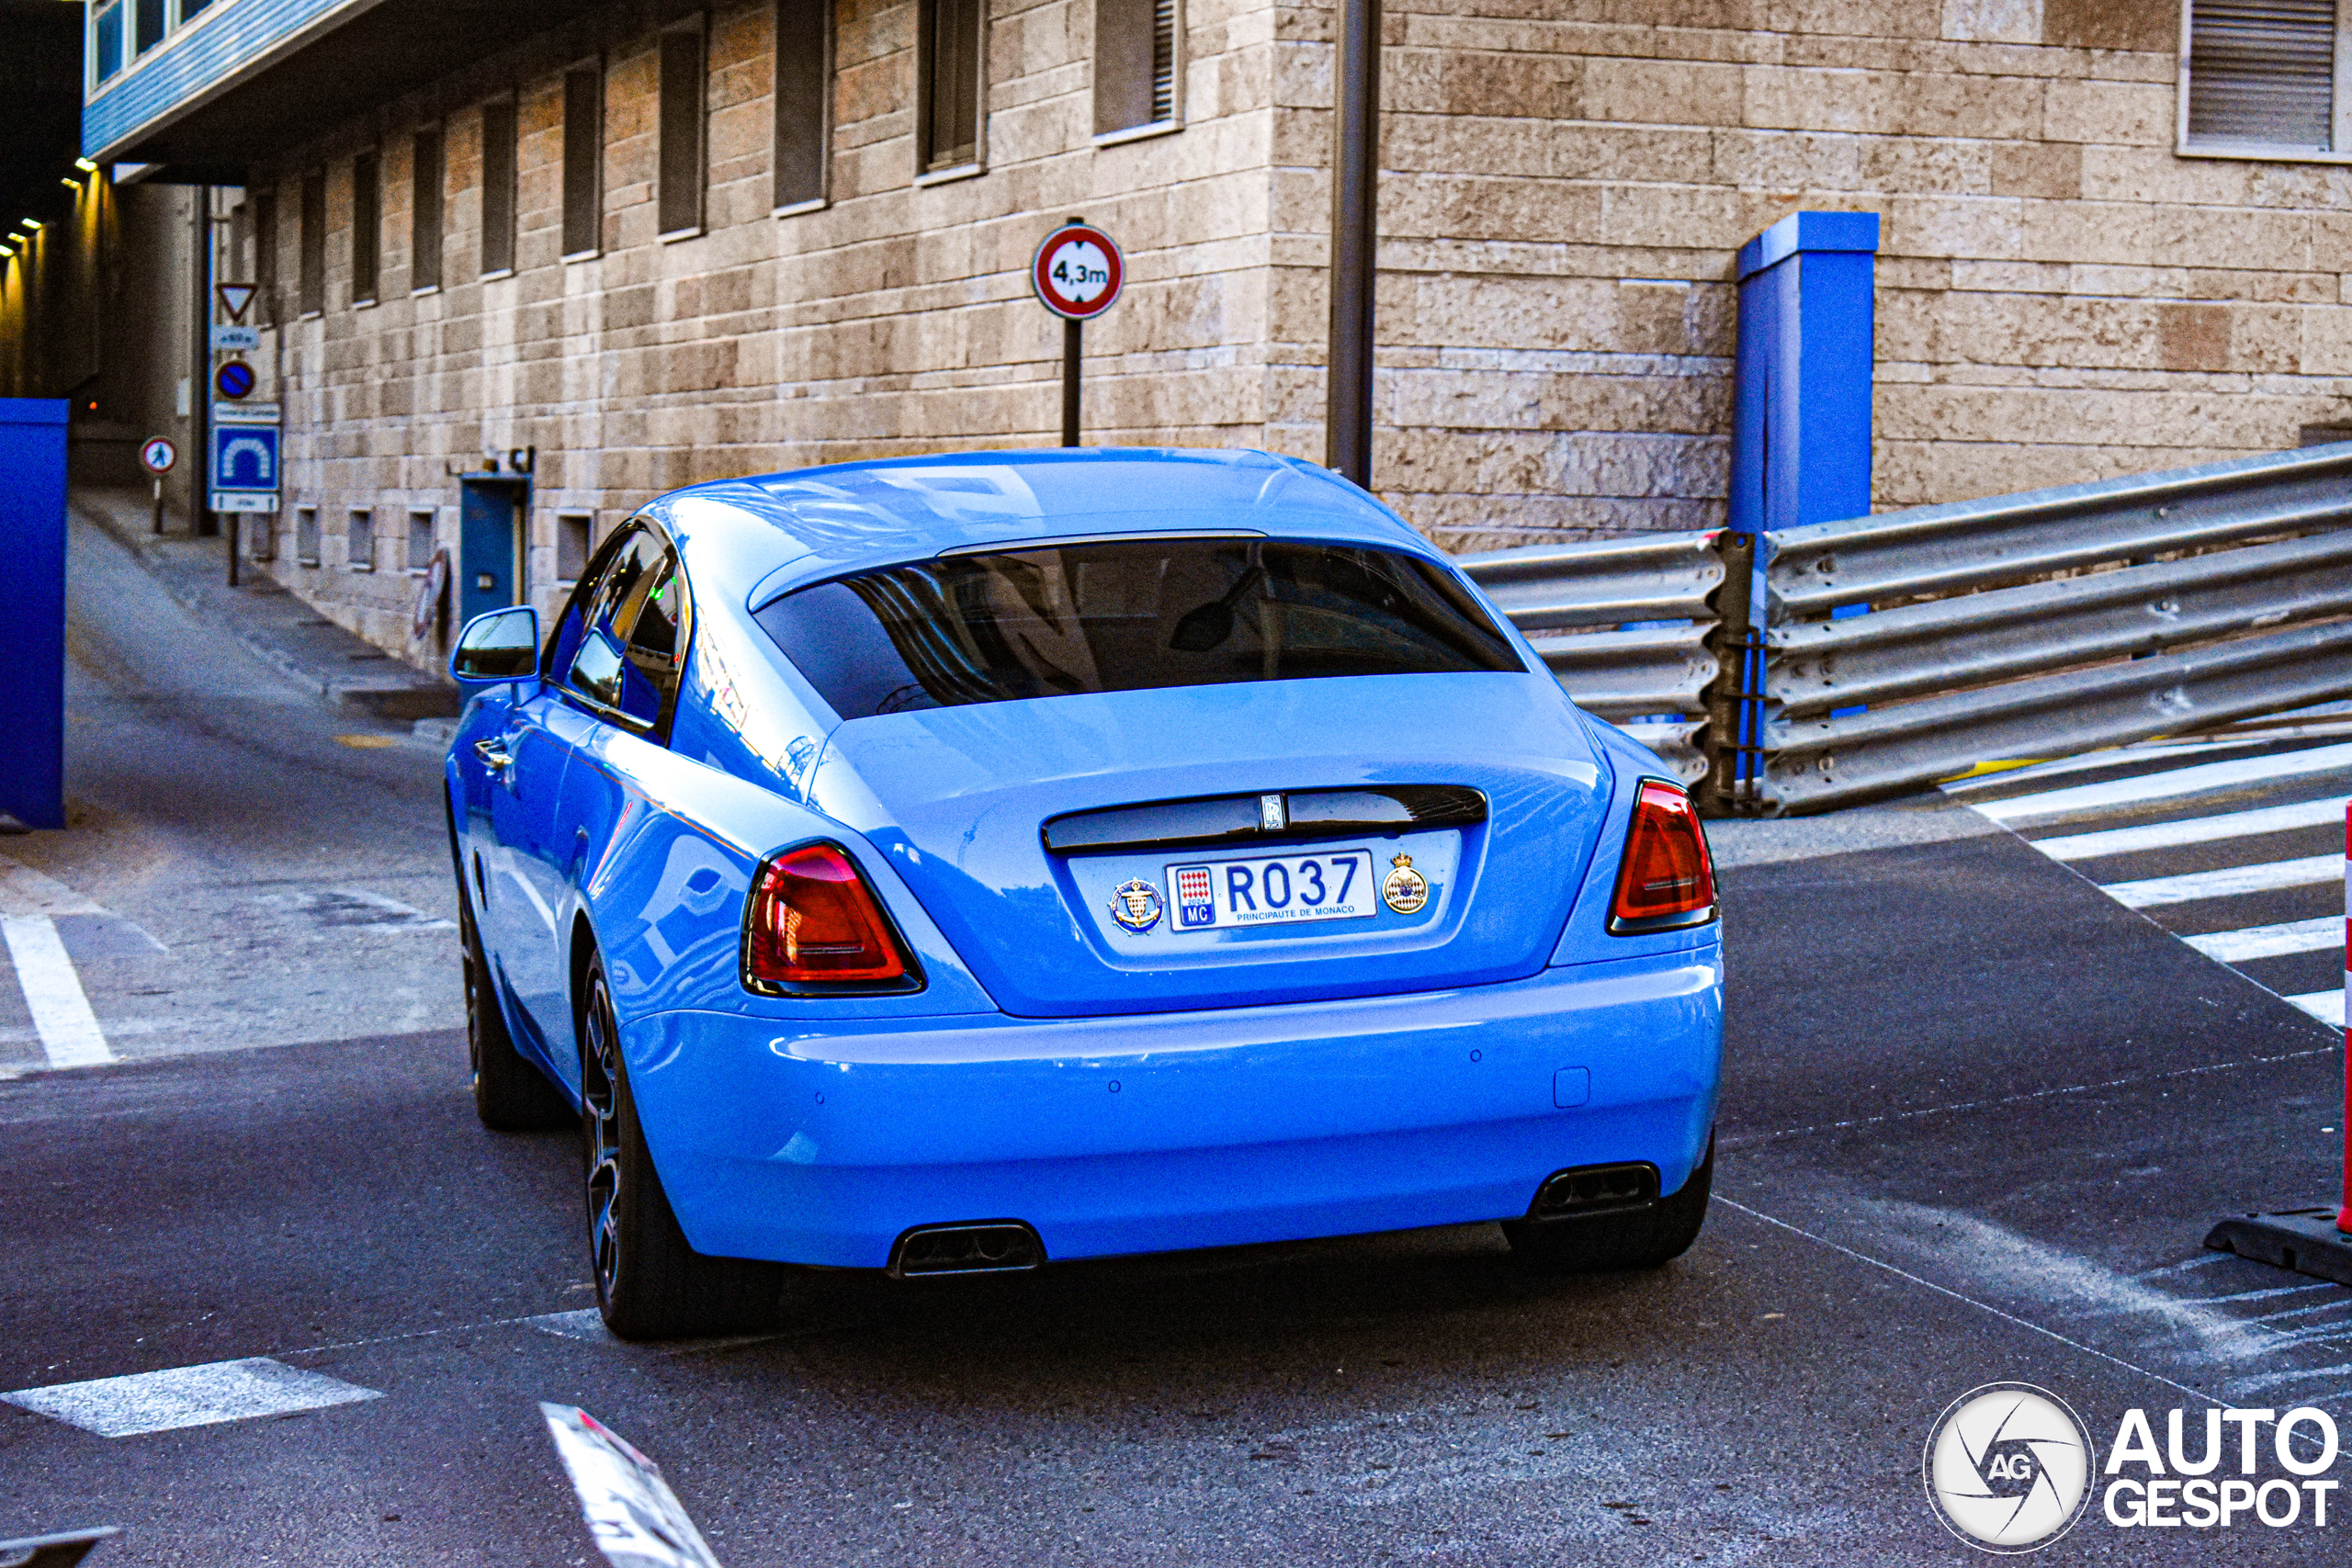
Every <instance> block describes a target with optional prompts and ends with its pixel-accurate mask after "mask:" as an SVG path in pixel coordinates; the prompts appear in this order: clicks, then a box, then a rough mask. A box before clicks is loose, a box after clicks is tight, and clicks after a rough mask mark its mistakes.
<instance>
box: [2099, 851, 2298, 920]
mask: <svg viewBox="0 0 2352 1568" xmlns="http://www.w3.org/2000/svg"><path fill="white" fill-rule="evenodd" d="M2343 880H2344V857H2343V856H2342V855H2305V856H2303V857H2301V859H2298V860H2279V861H2269V862H2266V863H2263V864H2260V865H2233V866H2224V867H2223V868H2222V869H2221V870H2219V871H2193V872H2189V873H2188V874H2185V875H2181V876H2151V877H2146V878H2143V880H2141V881H2138V882H2109V883H2103V884H2101V885H2100V886H2101V890H2102V891H2104V892H2105V893H2106V894H2107V896H2108V897H2110V898H2112V899H2114V900H2115V901H2116V902H2117V903H2119V904H2120V905H2122V906H2123V907H2124V908H2127V909H2147V908H2154V907H2155V906H2156V905H2158V904H2190V903H2194V902H2196V901H2197V900H2198V899H2199V898H2227V897H2231V896H2232V895H2233V894H2238V893H2270V892H2275V891H2277V890H2278V889H2279V888H2281V887H2310V886H2314V885H2316V884H2319V883H2324V882H2341V881H2343Z"/></svg>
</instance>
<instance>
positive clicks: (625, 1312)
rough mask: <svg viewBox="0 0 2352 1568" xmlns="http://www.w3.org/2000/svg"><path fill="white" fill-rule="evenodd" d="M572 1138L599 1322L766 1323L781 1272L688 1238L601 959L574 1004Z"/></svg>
mask: <svg viewBox="0 0 2352 1568" xmlns="http://www.w3.org/2000/svg"><path fill="white" fill-rule="evenodd" d="M580 1145H581V1162H582V1171H583V1181H582V1190H583V1192H584V1195H585V1197H586V1199H587V1209H588V1214H587V1218H588V1256H589V1261H590V1264H591V1266H592V1267H593V1268H594V1270H595V1281H596V1306H597V1309H598V1310H599V1311H600V1312H601V1313H602V1314H604V1319H605V1326H606V1327H607V1328H609V1329H611V1330H612V1331H613V1332H614V1333H615V1334H616V1335H619V1336H620V1337H622V1338H624V1339H670V1338H677V1337H682V1336H686V1335H696V1334H722V1333H730V1332H740V1331H742V1330H745V1329H753V1328H760V1327H765V1326H769V1325H772V1324H773V1322H774V1320H775V1317H776V1314H777V1304H778V1300H779V1297H780V1295H781V1293H782V1291H783V1288H784V1284H785V1277H786V1269H785V1268H784V1266H782V1265H780V1264H775V1263H756V1262H751V1261H748V1260H745V1259H741V1258H711V1257H707V1256H705V1255H704V1254H702V1253H699V1252H696V1251H695V1249H694V1248H693V1247H690V1246H689V1245H687V1242H686V1237H685V1233H684V1231H683V1230H681V1229H680V1228H679V1226H678V1218H677V1215H676V1213H674V1212H673V1211H672V1209H671V1207H670V1199H669V1195H668V1194H667V1193H665V1192H663V1191H662V1179H661V1177H660V1175H659V1174H658V1173H656V1172H655V1170H654V1168H653V1156H652V1155H651V1154H650V1152H649V1151H648V1150H647V1148H646V1146H645V1132H644V1129H643V1127H642V1126H640V1125H639V1122H638V1119H637V1104H636V1100H635V1099H634V1097H632V1096H631V1095H630V1093H629V1087H628V1066H627V1065H626V1064H625V1063H624V1062H623V1060H622V1057H621V1050H620V1029H619V1025H618V1022H617V1021H616V1019H615V1017H614V1013H613V998H612V991H611V989H610V988H609V987H607V985H606V984H605V966H604V964H603V963H602V961H601V960H598V959H594V958H592V959H591V960H590V961H589V966H588V983H587V994H586V995H585V996H584V997H583V998H582V1006H581V1011H580Z"/></svg>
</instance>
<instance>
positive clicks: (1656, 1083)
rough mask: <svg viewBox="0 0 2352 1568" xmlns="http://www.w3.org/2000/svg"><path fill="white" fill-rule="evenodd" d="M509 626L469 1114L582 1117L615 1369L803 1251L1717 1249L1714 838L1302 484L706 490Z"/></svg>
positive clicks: (839, 483)
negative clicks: (1484, 1234)
mask: <svg viewBox="0 0 2352 1568" xmlns="http://www.w3.org/2000/svg"><path fill="white" fill-rule="evenodd" d="M501 614H503V615H505V616H507V617H508V619H506V620H504V621H502V622H497V623H495V624H492V618H491V617H484V618H483V619H482V620H481V621H478V622H476V623H474V624H473V625H471V626H469V628H468V630H467V633H466V635H465V636H464V637H461V638H460V642H459V649H458V654H457V655H456V658H455V660H454V662H453V669H454V671H455V672H456V673H457V674H458V676H459V678H460V679H461V680H462V681H465V682H467V683H468V684H469V686H470V687H471V688H472V689H473V690H474V692H475V695H474V696H473V698H472V700H471V701H470V702H469V705H468V707H467V710H466V713H465V716H464V718H463V720H462V721H461V724H460V728H459V731H458V736H457V738H456V740H455V742H454V743H453V745H452V747H451V750H450V753H449V763H448V785H449V800H450V811H451V823H452V844H453V849H454V852H455V854H456V857H457V867H458V883H459V887H460V891H461V895H462V897H463V899H464V907H463V922H462V924H463V932H462V934H463V938H464V943H465V952H466V956H467V974H468V996H469V1020H470V1022H471V1047H472V1051H473V1055H474V1064H475V1087H476V1095H477V1102H478V1105H479V1106H480V1108H481V1111H482V1114H483V1117H484V1119H485V1120H486V1121H488V1122H491V1123H492V1125H495V1126H525V1125H533V1124H545V1123H548V1122H557V1121H569V1120H572V1119H574V1118H576V1119H577V1120H578V1121H579V1122H580V1124H581V1126H582V1136H583V1139H584V1142H585V1145H586V1156H587V1157H586V1160H585V1169H586V1171H587V1177H586V1189H587V1202H588V1207H589V1232H590V1240H591V1246H592V1250H593V1253H594V1258H595V1263H596V1280H597V1287H598V1294H599V1300H600V1303H602V1305H603V1307H604V1310H605V1314H606V1317H607V1320H608V1321H609V1322H610V1323H611V1324H612V1325H613V1326H614V1327H615V1329H616V1331H618V1332H621V1333H625V1334H639V1335H652V1334H667V1333H679V1332H687V1331H692V1330H695V1329H697V1328H707V1327H712V1326H718V1325H724V1324H725V1323H727V1322H729V1321H732V1320H736V1319H740V1318H741V1317H742V1316H744V1314H751V1313H754V1312H756V1311H762V1310H771V1309H770V1308H767V1307H762V1306H760V1305H759V1304H758V1303H773V1301H774V1299H775V1292H776V1289H777V1286H778V1283H779V1280H780V1277H781V1270H782V1269H784V1268H785V1267H786V1266H789V1265H825V1266H832V1267H847V1268H868V1269H890V1270H891V1271H893V1272H895V1273H898V1274H900V1275H911V1274H924V1273H952V1272H966V1271H971V1270H974V1269H999V1268H1023V1267H1035V1266H1036V1265H1037V1264H1039V1263H1041V1262H1044V1261H1046V1260H1050V1259H1062V1258H1086V1257H1097V1256H1104V1255H1111V1254H1118V1253H1128V1252H1143V1251H1155V1250H1164V1249H1172V1248H1182V1247H1208V1246H1221V1245H1231V1244H1237V1243H1248V1242H1258V1241H1270V1240H1283V1239H1292V1238H1298V1237H1306V1236H1320V1235H1343V1234H1351V1233H1360V1232H1366V1231H1376V1230H1386V1229H1397V1228H1404V1227H1408V1226H1419V1225H1431V1224H1458V1223H1464V1222H1470V1221H1480V1220H1502V1221H1505V1222H1507V1226H1508V1234H1509V1235H1510V1237H1511V1240H1512V1243H1513V1245H1514V1247H1517V1248H1518V1249H1519V1250H1520V1251H1521V1253H1522V1255H1523V1256H1525V1257H1526V1258H1529V1259H1530V1261H1531V1262H1532V1263H1535V1264H1537V1265H1539V1266H1546V1267H1555V1266H1584V1265H1594V1266H1622V1265H1630V1264H1638V1263H1645V1262H1656V1261H1660V1260H1662V1259H1663V1258H1667V1257H1670V1256H1672V1255H1673V1254H1675V1253H1676V1252H1679V1251H1680V1250H1681V1249H1682V1248H1683V1247H1687V1246H1688V1245H1689V1243H1690V1241H1691V1238H1692V1237H1693V1236H1694V1235H1696V1233H1697V1229H1698V1225H1699V1222H1700V1219H1701V1217H1702V1215H1703V1211H1704V1205H1705V1201H1706V1190H1707V1184H1708V1180H1709V1176H1710V1171H1711V1169H1712V1154H1711V1149H1712V1142H1711V1140H1712V1130H1713V1116H1714V1101H1715V1094H1716V1089H1717V1082H1718V1078H1719V1075H1720V1056H1721V1033H1722V962H1721V943H1720V939H1719V934H1718V932H1719V928H1718V926H1717V924H1716V923H1715V919H1716V907H1715V894H1714V886H1713V870H1712V867H1711V866H1710V865H1709V863H1708V861H1707V856H1706V849H1705V842H1704V839H1703V836H1702V833H1701V832H1700V829H1699V827H1698V824H1697V821H1696V818H1695V815H1694V814H1693V812H1692V811H1691V805H1690V802H1689V799H1688V797H1687V795H1685V794H1684V793H1683V791H1682V789H1681V787H1680V785H1679V784H1677V783H1676V782H1675V781H1674V780H1673V779H1672V778H1671V776H1670V774H1669V773H1668V770H1666V769H1665V768H1664V767H1663V766H1662V765H1661V764H1660V763H1659V762H1658V761H1657V759H1656V758H1655V757H1653V756H1651V755H1650V754H1649V753H1647V752H1646V751H1645V750H1642V749H1641V748H1640V747H1638V746H1636V745H1634V743H1633V742H1631V741H1630V740H1628V739H1626V738H1625V737H1624V736H1623V735H1622V734H1621V733H1619V732H1617V731H1616V730H1614V729H1612V728H1610V727H1608V726H1606V725H1603V724H1600V723H1597V722H1595V721H1593V720H1591V719H1589V718H1588V717H1587V716H1584V715H1582V714H1580V713H1579V712H1577V709H1576V708H1575V707H1574V705H1572V704H1570V703H1569V702H1568V700H1567V699H1566V696H1565V695H1564V694H1562V692H1561V691H1560V689H1559V687H1558V685H1557V683H1556V682H1554V681H1553V680H1552V679H1551V677H1550V676H1549V674H1548V673H1547V672H1546V671H1545V670H1544V666H1543V664H1542V662H1541V661H1540V660H1537V659H1536V658H1535V657H1534V656H1533V655H1532V652H1531V651H1530V650H1529V649H1528V647H1527V645H1526V643H1525V641H1524V640H1523V639H1522V638H1521V637H1519V635H1518V634H1517V633H1516V632H1515V631H1513V630H1512V629H1511V628H1510V626H1508V625H1507V624H1506V623H1505V622H1503V621H1502V620H1501V619H1500V618H1499V617H1498V616H1497V615H1495V614H1494V613H1493V612H1492V610H1491V609H1490V607H1489V606H1488V605H1487V604H1486V602H1485V600H1484V599H1483V598H1482V596H1481V595H1480V594H1479V593H1478V592H1477V591H1476V589H1475V588H1474V587H1473V586H1472V585H1470V584H1469V583H1468V582H1467V581H1466V580H1464V578H1463V577H1462V576H1461V574H1460V573H1459V572H1458V571H1456V570H1454V569H1453V567H1452V565H1451V564H1450V563H1448V562H1447V561H1446V560H1445V558H1443V557H1442V555H1440V554H1439V553H1438V552H1436V551H1435V550H1433V549H1432V548H1431V547H1430V546H1429V545H1428V544H1427V543H1426V542H1425V541H1423V540H1421V539H1420V538H1419V536H1417V535H1415V534H1414V533H1413V532H1412V530H1411V529H1409V528H1408V527H1407V526H1406V525H1404V524H1403V523H1402V522H1401V521H1399V520H1398V519H1397V518H1396V517H1395V515H1394V514H1393V513H1389V512H1388V511H1387V510H1386V509H1385V508H1383V507H1382V506H1380V505H1379V504H1378V503H1377V502H1374V500H1372V499H1371V498H1370V497H1368V496H1366V495H1365V494H1364V493H1363V491H1359V490H1357V489H1355V488H1354V487H1352V486H1351V485H1348V484H1346V483H1344V482H1343V481H1340V480H1339V479H1335V478H1333V477H1332V476H1330V475H1329V474H1327V473H1325V472H1324V471H1323V470H1321V469H1318V468H1313V467H1312V466H1310V465H1307V464H1304V463H1300V462H1296V461H1294V460H1291V459H1284V458H1278V457H1268V456H1265V455H1263V454H1256V453H1223V452H1216V453H1204V452H1161V451H1057V452H1050V453H1035V454H1005V453H992V454H987V455H985V456H978V457H931V458H913V459H900V460H893V461H888V462H879V463H870V464H852V465H842V466H840V467H835V468H818V469H809V470H805V471H802V472H798V473H790V474H782V475H775V476H771V477H768V478H763V479H742V480H729V481H724V482H720V483H716V484H708V485H701V486H696V487H694V488H692V489H689V490H685V491H678V492H675V493H674V494H672V495H670V496H666V497H664V498H662V500H661V501H659V502H655V503H654V504H652V505H651V506H650V507H648V508H646V509H645V511H644V513H642V514H641V515H639V516H638V517H636V518H633V519H631V520H630V521H629V522H628V524H626V525H624V526H623V527H622V528H621V529H619V530H617V531H616V534H615V536H613V537H612V538H611V539H609V540H607V541H606V543H605V547H603V548H602V549H601V550H600V551H599V552H598V554H597V556H596V558H595V559H594V561H593V562H592V563H591V565H590V568H589V570H588V571H587V572H586V574H585V575H584V576H583V577H582V579H581V580H580V582H579V584H578V585H577V587H576V589H575V591H574V592H572V594H571V598H570V601H569V603H568V604H566V605H565V606H564V608H563V609H562V611H561V613H560V615H558V616H557V618H556V620H555V622H554V624H553V626H551V627H550V628H548V635H547V637H546V638H545V640H544V642H543V643H537V642H536V636H535V634H534V635H533V637H531V638H530V639H529V640H526V641H524V642H523V643H522V644H521V645H520V646H518V639H517V634H516V620H515V617H516V616H517V615H518V613H517V612H503V613H501ZM519 614H520V615H521V616H522V618H523V620H524V621H526V622H527V621H528V620H529V618H530V617H529V615H528V613H527V612H521V613H519ZM1570 1083H1577V1084H1582V1085H1584V1086H1586V1088H1584V1089H1581V1090H1579V1092H1578V1097H1577V1099H1576V1100H1574V1101H1571V1100H1569V1099H1568V1098H1567V1097H1566V1090H1565V1089H1563V1088H1562V1087H1561V1086H1564V1085H1567V1084H1570ZM1596 1170H1605V1171H1607V1172H1613V1173H1617V1174H1615V1175H1612V1176H1611V1179H1609V1180H1606V1181H1603V1180H1600V1179H1588V1178H1587V1177H1584V1176H1580V1175H1579V1174H1578V1173H1580V1172H1589V1171H1596ZM1627 1172H1632V1173H1634V1174H1632V1175H1627V1174H1624V1173H1627ZM1629 1184H1630V1185H1629ZM1635 1188H1638V1189H1639V1191H1640V1193H1641V1194H1644V1196H1642V1197H1641V1198H1640V1199H1639V1201H1632V1202H1628V1201H1623V1195H1624V1194H1625V1193H1626V1192H1628V1191H1632V1190H1634V1189H1635ZM1595 1191H1598V1192H1604V1193H1609V1194H1613V1195H1614V1196H1613V1197H1612V1199H1611V1201H1610V1202H1609V1203H1606V1204H1595V1203H1590V1202H1587V1201H1585V1200H1583V1199H1581V1198H1577V1197H1576V1196H1575V1195H1576V1194H1581V1193H1589V1192H1595ZM1544 1194H1550V1197H1549V1198H1546V1197H1544ZM1563 1194H1566V1195H1568V1196H1565V1197H1564V1196H1562V1195H1563Z"/></svg>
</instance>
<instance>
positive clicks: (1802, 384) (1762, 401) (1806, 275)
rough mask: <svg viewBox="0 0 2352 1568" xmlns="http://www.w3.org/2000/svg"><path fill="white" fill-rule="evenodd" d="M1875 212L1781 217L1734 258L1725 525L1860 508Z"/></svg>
mask: <svg viewBox="0 0 2352 1568" xmlns="http://www.w3.org/2000/svg"><path fill="white" fill-rule="evenodd" d="M1877 254H1878V214H1877V213H1875V212H1792V213H1791V214H1789V216H1787V217H1786V218H1783V219H1781V220H1780V221H1779V222H1778V223H1775V224H1773V225H1772V226H1771V227H1770V229H1767V230H1765V231H1763V232H1762V233H1760V234H1758V235H1757V236H1756V238H1754V239H1752V240H1750V241H1748V242H1747V243H1746V244H1745V245H1742V246H1741V247H1740V248H1739V264H1738V274H1739V347H1738V361H1737V368H1736V381H1735V391H1734V394H1733V399H1734V402H1735V404H1736V412H1734V415H1733V434H1732V459H1731V468H1732V474H1731V498H1730V499H1731V509H1730V510H1731V526H1732V528H1733V530H1734V531H1735V532H1737V533H1742V534H1753V533H1758V532H1759V531H1764V530H1770V529H1779V528H1797V527H1802V526H1804V525H1805V524H1808V523H1834V522H1838V521H1840V520H1842V519H1844V518H1848V517H1861V516H1866V515H1868V514H1869V513H1870V509H1871V371H1872V367H1873V363H1874V358H1873V351H1872V344H1871V334H1872V331H1873V327H1874V323H1875V312H1874V310H1873V290H1874V283H1875V278H1874V269H1875V266H1876V262H1877Z"/></svg>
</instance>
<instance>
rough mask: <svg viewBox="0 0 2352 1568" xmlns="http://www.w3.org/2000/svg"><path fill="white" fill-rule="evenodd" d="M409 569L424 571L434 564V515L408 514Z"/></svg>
mask: <svg viewBox="0 0 2352 1568" xmlns="http://www.w3.org/2000/svg"><path fill="white" fill-rule="evenodd" d="M407 564H408V569H409V570H411V571H423V570H425V569H426V568H428V567H430V566H431V565H432V564H433V513H430V512H412V513H409V514H408V556H407Z"/></svg>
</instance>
